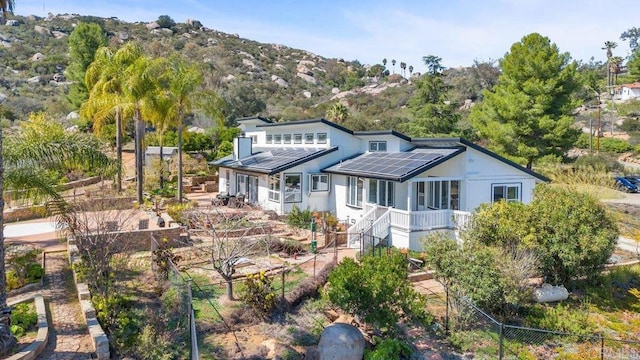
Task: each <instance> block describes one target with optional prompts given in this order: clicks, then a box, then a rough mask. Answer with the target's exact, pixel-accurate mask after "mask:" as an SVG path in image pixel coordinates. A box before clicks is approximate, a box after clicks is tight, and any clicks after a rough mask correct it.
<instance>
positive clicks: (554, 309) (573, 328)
mask: <svg viewBox="0 0 640 360" xmlns="http://www.w3.org/2000/svg"><path fill="white" fill-rule="evenodd" d="M527 321H528V322H529V324H530V325H531V326H533V327H537V328H540V329H545V330H553V331H562V332H567V333H571V334H577V335H591V334H593V332H594V330H595V328H594V325H593V323H592V322H591V321H590V320H589V312H588V311H586V310H584V309H575V308H574V307H572V306H571V305H562V304H557V305H555V306H550V305H537V306H536V307H534V308H532V309H531V310H530V314H529V316H527Z"/></svg>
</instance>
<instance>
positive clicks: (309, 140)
mask: <svg viewBox="0 0 640 360" xmlns="http://www.w3.org/2000/svg"><path fill="white" fill-rule="evenodd" d="M304 143H305V144H313V133H306V134H304Z"/></svg>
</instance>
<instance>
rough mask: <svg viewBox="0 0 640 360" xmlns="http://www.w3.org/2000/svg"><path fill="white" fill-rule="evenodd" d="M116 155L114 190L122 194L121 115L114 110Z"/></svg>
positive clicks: (118, 111)
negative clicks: (116, 167) (116, 165)
mask: <svg viewBox="0 0 640 360" xmlns="http://www.w3.org/2000/svg"><path fill="white" fill-rule="evenodd" d="M116 153H117V157H118V174H117V176H116V188H117V190H118V193H121V192H122V114H121V113H120V110H119V109H118V110H116Z"/></svg>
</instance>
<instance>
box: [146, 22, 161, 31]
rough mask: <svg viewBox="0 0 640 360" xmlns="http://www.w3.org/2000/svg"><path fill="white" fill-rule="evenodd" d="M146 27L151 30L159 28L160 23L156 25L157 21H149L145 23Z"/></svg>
mask: <svg viewBox="0 0 640 360" xmlns="http://www.w3.org/2000/svg"><path fill="white" fill-rule="evenodd" d="M145 26H146V27H147V29H149V30H153V29H160V25H158V23H157V22H155V21H152V22H150V23H148V24H147V25H145Z"/></svg>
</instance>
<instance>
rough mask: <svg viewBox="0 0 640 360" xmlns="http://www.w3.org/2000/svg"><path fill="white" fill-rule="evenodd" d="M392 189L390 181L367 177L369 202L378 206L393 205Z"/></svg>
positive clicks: (393, 187) (392, 185)
mask: <svg viewBox="0 0 640 360" xmlns="http://www.w3.org/2000/svg"><path fill="white" fill-rule="evenodd" d="M394 190H395V186H394V183H393V182H392V181H386V180H374V179H369V202H370V203H373V204H378V205H380V206H393V195H394Z"/></svg>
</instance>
